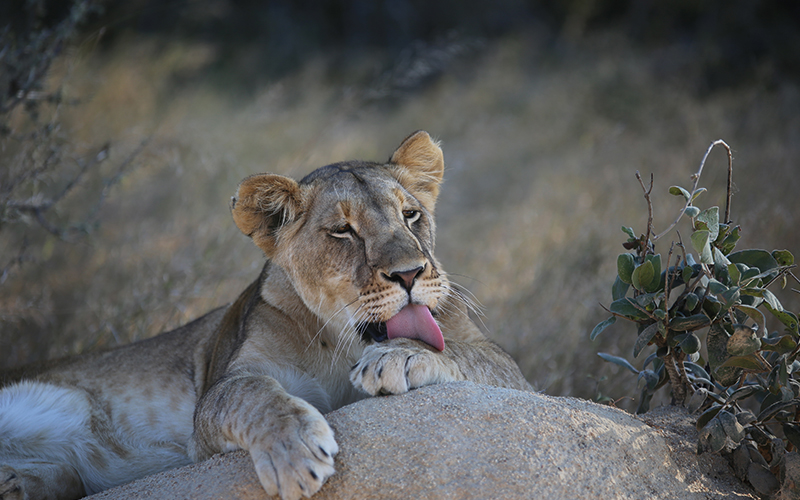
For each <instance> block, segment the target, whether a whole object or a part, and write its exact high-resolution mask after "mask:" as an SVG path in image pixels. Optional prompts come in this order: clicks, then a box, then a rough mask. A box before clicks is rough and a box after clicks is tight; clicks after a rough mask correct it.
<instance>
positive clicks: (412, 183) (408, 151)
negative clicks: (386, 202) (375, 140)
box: [389, 130, 444, 212]
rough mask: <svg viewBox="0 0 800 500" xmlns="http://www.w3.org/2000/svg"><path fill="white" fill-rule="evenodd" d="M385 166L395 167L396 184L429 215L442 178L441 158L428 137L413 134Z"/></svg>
mask: <svg viewBox="0 0 800 500" xmlns="http://www.w3.org/2000/svg"><path fill="white" fill-rule="evenodd" d="M389 163H391V164H394V165H397V166H398V168H395V169H394V173H395V176H396V177H397V180H398V181H400V184H402V185H403V187H405V188H406V189H408V190H409V191H410V192H411V194H413V195H414V196H416V197H417V199H418V200H419V201H420V202H422V204H423V205H425V208H427V209H428V210H429V211H431V212H433V207H434V205H436V198H437V196H439V185H440V184H441V183H442V177H443V176H444V155H443V154H442V149H441V148H440V147H439V145H438V144H437V143H435V142H434V141H433V140H432V139H431V136H430V135H428V133H427V132H425V131H424V130H419V131H417V132H414V133H413V134H411V135H410V136H408V137H407V138H406V139H405V140H404V141H403V143H402V144H400V147H398V148H397V150H396V151H395V152H394V154H392V157H391V158H390V159H389Z"/></svg>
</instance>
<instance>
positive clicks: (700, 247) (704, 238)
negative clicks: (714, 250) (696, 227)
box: [691, 230, 714, 264]
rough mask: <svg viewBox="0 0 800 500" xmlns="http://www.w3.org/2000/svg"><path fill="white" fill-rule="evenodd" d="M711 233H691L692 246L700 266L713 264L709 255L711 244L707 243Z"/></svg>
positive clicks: (705, 231)
mask: <svg viewBox="0 0 800 500" xmlns="http://www.w3.org/2000/svg"><path fill="white" fill-rule="evenodd" d="M710 237H711V233H710V232H709V231H708V230H700V231H695V232H694V233H692V236H691V240H692V246H693V247H694V249H695V251H696V252H697V253H698V254H699V255H700V263H701V264H713V263H714V257H713V256H712V255H711V244H710V243H709V240H710Z"/></svg>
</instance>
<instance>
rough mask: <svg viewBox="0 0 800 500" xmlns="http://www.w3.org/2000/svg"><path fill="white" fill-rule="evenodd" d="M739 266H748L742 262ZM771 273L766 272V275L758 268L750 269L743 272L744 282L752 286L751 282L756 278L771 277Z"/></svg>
mask: <svg viewBox="0 0 800 500" xmlns="http://www.w3.org/2000/svg"><path fill="white" fill-rule="evenodd" d="M738 265H742V266H745V265H747V264H742V263H741V262H740V263H738ZM770 274H771V273H770V271H767V272H765V273H764V274H762V273H761V269H759V268H757V267H748V268H747V269H745V270H744V271H742V282H743V283H747V284H748V285H749V284H750V281H751V280H755V279H756V278H760V277H764V276H769V275H770Z"/></svg>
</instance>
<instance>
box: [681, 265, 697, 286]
mask: <svg viewBox="0 0 800 500" xmlns="http://www.w3.org/2000/svg"><path fill="white" fill-rule="evenodd" d="M693 275H694V269H692V266H683V269H682V270H681V278H683V282H684V283H689V280H690V279H692V276H693Z"/></svg>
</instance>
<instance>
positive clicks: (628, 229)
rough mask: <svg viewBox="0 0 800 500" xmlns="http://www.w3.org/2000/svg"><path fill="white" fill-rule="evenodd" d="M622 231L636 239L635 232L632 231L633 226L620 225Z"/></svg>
mask: <svg viewBox="0 0 800 500" xmlns="http://www.w3.org/2000/svg"><path fill="white" fill-rule="evenodd" d="M622 232H623V233H625V234H627V235H628V236H630V237H631V238H633V239H634V240H635V239H636V233H634V232H633V228H631V227H625V226H622Z"/></svg>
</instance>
